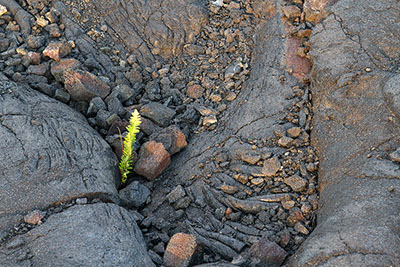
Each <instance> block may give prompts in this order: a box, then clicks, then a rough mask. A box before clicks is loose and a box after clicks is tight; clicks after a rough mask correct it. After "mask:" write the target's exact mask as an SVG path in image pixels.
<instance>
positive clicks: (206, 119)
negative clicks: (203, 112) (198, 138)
mask: <svg viewBox="0 0 400 267" xmlns="http://www.w3.org/2000/svg"><path fill="white" fill-rule="evenodd" d="M217 122H218V120H217V117H216V116H215V115H209V116H205V117H204V118H203V125H204V126H210V125H212V124H215V123H217Z"/></svg>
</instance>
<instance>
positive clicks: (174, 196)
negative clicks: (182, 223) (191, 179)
mask: <svg viewBox="0 0 400 267" xmlns="http://www.w3.org/2000/svg"><path fill="white" fill-rule="evenodd" d="M185 195H186V192H185V189H183V187H182V186H181V185H178V186H177V187H175V188H174V189H173V190H172V191H171V192H170V193H169V194H168V195H167V199H168V201H169V203H170V204H172V203H174V202H176V201H177V200H179V199H181V198H183V197H184V196H185Z"/></svg>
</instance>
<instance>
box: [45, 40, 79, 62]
mask: <svg viewBox="0 0 400 267" xmlns="http://www.w3.org/2000/svg"><path fill="white" fill-rule="evenodd" d="M71 49H72V47H71V45H70V44H69V43H68V42H65V41H60V42H54V43H50V44H49V45H48V46H47V47H46V48H45V49H44V50H43V55H45V56H47V57H49V58H51V59H54V60H56V61H59V60H60V59H61V58H62V57H65V56H66V55H68V54H69V53H70V52H71Z"/></svg>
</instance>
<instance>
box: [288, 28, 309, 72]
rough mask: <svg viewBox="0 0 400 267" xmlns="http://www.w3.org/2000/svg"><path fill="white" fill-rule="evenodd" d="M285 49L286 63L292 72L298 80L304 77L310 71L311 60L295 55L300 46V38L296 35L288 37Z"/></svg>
mask: <svg viewBox="0 0 400 267" xmlns="http://www.w3.org/2000/svg"><path fill="white" fill-rule="evenodd" d="M286 45H287V49H286V65H287V66H288V68H289V69H291V71H292V74H293V76H294V77H296V78H297V79H299V80H302V79H304V78H305V77H306V75H307V74H308V73H310V71H311V67H312V64H311V61H310V60H309V59H307V58H304V57H300V56H298V55H297V50H298V48H299V47H300V46H301V39H300V38H298V37H297V36H293V37H290V38H288V40H287V43H286Z"/></svg>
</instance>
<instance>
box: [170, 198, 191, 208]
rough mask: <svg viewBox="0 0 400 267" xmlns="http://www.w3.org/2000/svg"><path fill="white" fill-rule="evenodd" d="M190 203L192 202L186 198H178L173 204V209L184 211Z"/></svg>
mask: <svg viewBox="0 0 400 267" xmlns="http://www.w3.org/2000/svg"><path fill="white" fill-rule="evenodd" d="M191 202H192V200H191V199H190V197H188V196H186V197H183V198H180V199H178V200H177V201H176V202H175V204H174V209H176V210H179V209H186V208H187V207H189V205H190V203H191Z"/></svg>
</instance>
